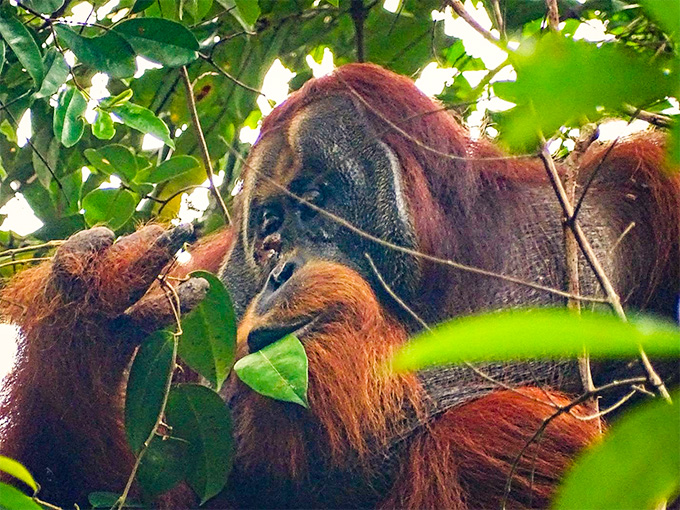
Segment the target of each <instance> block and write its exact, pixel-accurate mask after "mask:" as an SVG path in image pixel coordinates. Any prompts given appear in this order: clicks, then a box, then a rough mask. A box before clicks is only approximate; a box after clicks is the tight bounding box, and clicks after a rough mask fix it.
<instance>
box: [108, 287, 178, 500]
mask: <svg viewBox="0 0 680 510" xmlns="http://www.w3.org/2000/svg"><path fill="white" fill-rule="evenodd" d="M160 284H161V287H162V289H163V291H164V292H165V295H166V297H167V298H168V303H169V305H170V307H171V309H172V313H173V315H174V317H175V324H176V328H177V331H176V332H175V333H173V334H172V357H171V361H170V370H168V374H167V378H166V381H165V389H164V392H163V399H162V400H161V408H160V410H159V412H158V416H156V422H155V423H154V426H153V427H152V429H151V432H149V435H148V437H147V438H146V441H144V444H143V445H142V448H141V450H140V451H139V453H138V454H137V457H136V458H135V463H134V465H133V466H132V471H131V472H130V476H129V477H128V480H127V483H126V484H125V489H123V493H122V494H121V496H120V498H118V500H117V501H116V503H115V504H114V506H113V508H114V509H116V508H117V509H122V508H123V507H124V506H125V501H126V500H127V498H128V495H129V494H130V489H131V488H132V484H133V483H134V480H135V477H136V476H137V471H138V470H139V466H140V465H141V463H142V459H143V458H144V455H145V454H146V452H147V451H148V449H149V446H150V445H151V441H153V439H154V437H156V434H157V433H158V429H159V427H160V426H161V423H162V422H163V416H164V415H165V408H166V407H167V405H168V398H169V397H170V389H171V388H172V379H173V376H174V375H175V367H176V366H177V349H178V345H179V337H180V336H181V335H182V323H181V321H180V307H181V303H180V299H179V294H177V291H176V290H175V288H173V287H172V286H171V285H170V284H168V283H167V281H165V279H164V278H161V279H160Z"/></svg>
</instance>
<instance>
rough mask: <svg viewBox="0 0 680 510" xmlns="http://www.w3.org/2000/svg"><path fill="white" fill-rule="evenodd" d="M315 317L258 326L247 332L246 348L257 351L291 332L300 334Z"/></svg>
mask: <svg viewBox="0 0 680 510" xmlns="http://www.w3.org/2000/svg"><path fill="white" fill-rule="evenodd" d="M317 319H318V317H301V318H299V319H296V320H294V321H292V322H289V323H288V324H276V325H272V326H268V325H264V326H258V327H256V328H254V329H252V330H251V331H250V333H248V350H249V351H250V352H251V353H253V352H257V351H259V350H261V349H264V348H265V347H267V346H268V345H270V344H273V343H274V342H276V341H277V340H281V339H282V338H283V337H285V336H287V335H290V334H292V333H297V335H298V336H302V335H304V334H305V333H306V332H308V331H309V329H310V326H312V325H313V324H314V323H315V322H317Z"/></svg>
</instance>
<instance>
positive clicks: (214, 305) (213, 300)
mask: <svg viewBox="0 0 680 510" xmlns="http://www.w3.org/2000/svg"><path fill="white" fill-rule="evenodd" d="M190 276H193V277H195V278H204V279H206V280H207V281H208V283H209V284H210V289H209V290H208V293H207V294H206V296H205V298H204V299H203V301H201V303H199V304H198V306H196V307H195V308H194V309H193V310H191V312H189V313H188V314H187V315H186V316H185V317H184V318H183V319H182V331H183V332H184V333H183V334H182V336H181V337H180V340H179V356H180V358H182V360H183V361H184V362H185V363H186V364H187V365H189V366H190V367H191V368H192V369H194V370H196V371H197V372H198V373H199V374H201V375H202V376H203V377H205V378H206V379H207V380H208V381H209V382H210V384H212V385H213V386H214V387H215V388H217V390H218V391H219V389H220V388H221V387H222V383H223V382H224V380H225V379H226V378H227V375H229V370H231V367H232V365H233V363H234V355H235V350H236V318H235V316H234V310H233V305H232V302H231V298H230V297H229V293H228V292H227V289H225V288H224V284H223V283H222V282H221V281H220V279H219V278H217V277H216V276H215V275H213V274H211V273H208V272H207V271H194V272H192V273H191V275H190Z"/></svg>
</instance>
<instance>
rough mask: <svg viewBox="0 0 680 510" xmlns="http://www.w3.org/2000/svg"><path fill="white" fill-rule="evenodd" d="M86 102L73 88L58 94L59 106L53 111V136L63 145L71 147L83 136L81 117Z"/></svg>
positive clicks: (83, 127)
mask: <svg viewBox="0 0 680 510" xmlns="http://www.w3.org/2000/svg"><path fill="white" fill-rule="evenodd" d="M86 109H87V100H86V99H85V97H84V96H83V94H82V92H80V91H79V90H77V89H76V88H75V87H67V88H66V89H65V90H63V91H62V92H61V93H60V94H59V104H57V107H56V108H55V110H54V120H53V129H54V136H56V137H57V139H58V140H60V141H61V143H62V144H63V145H64V147H72V146H74V145H75V144H76V143H78V140H80V138H81V137H82V136H83V131H85V121H84V119H83V115H84V114H85V110H86Z"/></svg>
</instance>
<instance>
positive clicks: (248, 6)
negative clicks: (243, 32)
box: [234, 0, 260, 26]
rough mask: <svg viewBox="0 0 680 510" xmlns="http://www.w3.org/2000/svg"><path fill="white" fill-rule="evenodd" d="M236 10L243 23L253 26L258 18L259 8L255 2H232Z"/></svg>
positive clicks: (249, 0) (253, 0) (250, 0)
mask: <svg viewBox="0 0 680 510" xmlns="http://www.w3.org/2000/svg"><path fill="white" fill-rule="evenodd" d="M234 2H235V3H236V8H237V9H238V12H239V13H240V14H241V17H242V18H243V21H245V22H246V23H247V24H248V25H250V26H253V25H255V22H256V21H257V18H259V17H260V6H259V4H258V1H257V0H234Z"/></svg>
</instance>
